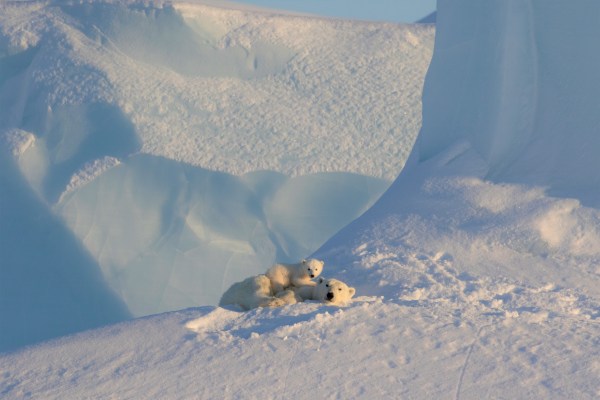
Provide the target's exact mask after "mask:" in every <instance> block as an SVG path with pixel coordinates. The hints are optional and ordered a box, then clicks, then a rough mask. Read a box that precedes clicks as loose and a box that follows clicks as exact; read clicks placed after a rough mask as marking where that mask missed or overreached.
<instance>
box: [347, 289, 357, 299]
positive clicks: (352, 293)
mask: <svg viewBox="0 0 600 400" xmlns="http://www.w3.org/2000/svg"><path fill="white" fill-rule="evenodd" d="M348 293H350V297H352V296H354V293H356V289H354V288H353V287H351V288H348Z"/></svg>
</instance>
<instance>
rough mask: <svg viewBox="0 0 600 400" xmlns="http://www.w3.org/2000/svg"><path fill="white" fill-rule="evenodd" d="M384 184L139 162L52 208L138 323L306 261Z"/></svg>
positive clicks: (341, 176) (212, 300) (145, 158)
mask: <svg viewBox="0 0 600 400" xmlns="http://www.w3.org/2000/svg"><path fill="white" fill-rule="evenodd" d="M387 185H388V184H387V182H385V181H382V180H379V179H375V178H369V177H363V176H359V175H353V174H345V173H337V174H326V173H322V174H313V175H306V176H303V177H296V178H289V177H286V176H285V175H283V174H278V173H274V172H255V173H252V174H249V175H245V176H242V177H236V176H234V175H229V174H226V173H223V172H215V171H209V170H204V169H201V168H197V167H194V166H190V165H187V164H182V163H179V162H177V161H173V160H167V159H164V158H162V157H155V156H149V155H138V156H135V157H130V158H129V159H128V160H126V161H124V162H123V163H121V164H120V165H118V166H113V167H112V168H111V169H110V170H109V171H106V172H104V173H103V174H102V175H101V176H99V177H97V178H96V179H95V180H93V181H91V182H88V183H86V184H85V186H82V187H80V188H79V189H78V190H74V191H72V192H69V193H66V194H65V195H64V196H63V198H62V200H61V202H60V203H59V204H58V205H57V207H56V211H57V213H58V214H59V215H60V216H61V217H62V218H63V219H64V221H65V222H66V224H67V226H68V227H69V228H70V229H71V230H72V231H73V233H74V234H75V235H76V236H77V237H79V238H81V241H82V243H83V245H84V246H85V247H86V249H87V250H88V251H89V252H90V254H91V255H92V257H93V258H94V259H95V260H97V262H98V264H99V265H100V267H101V269H102V272H103V274H104V276H105V278H106V280H107V282H108V284H109V285H110V286H111V287H112V288H113V289H114V290H115V291H116V292H117V293H118V294H119V295H120V296H121V298H122V299H123V300H124V302H125V303H126V304H127V306H128V307H129V309H130V310H131V312H132V313H133V314H134V315H136V316H140V315H147V314H152V313H157V312H162V311H168V310H175V309H181V308H185V307H189V306H192V305H196V304H217V303H218V301H219V299H220V297H221V295H222V294H223V292H224V291H225V290H226V289H227V288H228V287H229V286H230V285H231V284H232V283H233V282H236V281H239V280H241V279H243V278H245V277H248V276H250V275H256V274H259V273H264V272H265V271H266V269H267V268H268V267H269V266H270V265H272V264H273V263H274V262H275V261H276V260H278V261H281V262H296V261H297V260H299V259H301V258H302V257H305V256H306V255H307V254H310V252H312V251H313V250H314V249H316V248H317V247H318V246H319V245H321V244H322V243H323V242H325V241H326V240H327V239H328V238H329V237H330V236H331V235H332V234H333V233H335V232H337V231H338V230H339V229H341V228H342V227H343V226H344V225H345V224H346V223H347V221H348V218H354V217H357V216H358V215H360V214H361V213H362V212H364V211H365V210H366V209H367V208H368V207H369V206H370V205H371V204H372V203H373V202H375V200H376V199H377V197H378V196H379V195H380V193H381V192H382V191H383V190H385V188H386V187H387Z"/></svg>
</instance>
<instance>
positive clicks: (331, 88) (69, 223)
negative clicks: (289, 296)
mask: <svg viewBox="0 0 600 400" xmlns="http://www.w3.org/2000/svg"><path fill="white" fill-rule="evenodd" d="M221 6H223V7H226V8H223V7H221ZM433 34H434V29H433V28H432V27H424V26H401V25H395V24H382V23H362V22H352V21H339V20H327V19H319V18H315V17H311V18H308V17H303V16H298V15H287V14H281V13H278V12H274V11H269V10H258V9H250V8H247V7H244V8H242V9H235V7H234V6H233V5H231V4H226V5H223V4H222V2H210V1H197V2H194V1H190V2H175V3H171V2H162V1H159V2H152V3H151V4H149V3H147V2H143V1H128V2H114V1H83V2H73V1H51V2H35V1H34V2H2V3H1V4H0V143H1V145H2V147H3V149H4V150H8V151H5V152H4V151H3V152H2V153H1V154H0V157H3V162H6V163H7V165H14V168H11V169H9V170H8V171H7V172H6V173H7V174H14V176H13V177H11V178H10V179H13V180H14V182H15V185H17V183H18V182H21V183H19V184H18V185H19V187H20V188H21V190H23V191H27V190H29V191H31V192H32V193H33V194H35V196H37V197H38V199H39V200H40V201H39V203H36V204H37V205H36V208H35V209H36V210H37V211H38V212H39V213H41V215H43V217H40V218H38V219H34V220H30V222H31V224H32V225H33V226H31V229H32V232H33V231H36V230H41V231H42V232H48V231H54V230H55V229H59V228H57V227H56V226H55V224H58V225H59V226H60V225H65V227H66V228H65V227H63V228H61V229H64V232H63V231H61V232H62V233H61V234H60V235H57V237H65V238H66V237H67V236H69V235H74V238H70V239H69V240H67V239H65V240H64V243H70V245H69V246H74V247H73V253H74V254H76V256H75V258H76V259H79V258H80V257H84V255H85V258H86V260H85V262H84V261H83V260H82V261H81V264H82V268H84V269H85V268H86V267H84V265H87V266H89V269H90V270H96V269H99V272H100V274H99V275H98V276H99V277H100V279H99V280H92V281H94V283H93V284H92V286H94V285H96V286H97V285H101V286H102V285H105V286H108V287H106V288H105V289H106V290H105V292H106V293H105V295H106V296H107V299H108V298H111V299H113V300H115V301H117V302H124V303H125V305H126V307H127V308H128V309H129V312H131V313H132V314H133V315H135V316H140V315H145V314H151V313H156V312H161V311H167V310H174V309H179V308H184V307H189V306H194V305H199V304H216V303H217V301H218V299H219V297H220V295H221V294H222V292H223V291H224V290H225V289H226V288H227V287H228V286H229V285H230V284H231V283H232V282H235V281H238V280H241V279H243V278H245V277H246V276H249V275H252V274H256V273H259V272H264V270H266V268H268V266H269V265H271V264H272V263H273V262H274V261H275V260H279V261H283V262H285V261H289V262H291V261H294V262H295V261H297V260H299V259H300V258H302V257H307V256H308V255H309V254H310V253H311V252H312V251H314V250H315V249H316V248H318V246H320V245H321V244H322V243H323V242H324V241H325V240H327V238H329V237H330V236H331V235H332V234H334V233H335V232H336V231H337V230H339V229H340V228H342V227H343V226H344V225H345V224H347V223H348V222H349V221H351V220H352V219H354V218H355V217H357V216H358V215H360V214H361V213H362V212H364V211H365V210H366V209H367V208H368V207H369V206H370V204H372V203H373V202H374V200H375V199H377V198H378V197H379V196H380V195H381V193H382V192H383V191H384V190H385V188H386V187H387V186H388V185H389V183H390V182H391V180H392V179H393V178H394V177H395V176H396V175H397V173H398V171H399V170H400V169H401V168H402V165H403V164H404V161H405V160H406V158H407V156H408V153H409V151H410V148H411V146H412V144H413V142H414V139H415V137H416V134H417V132H418V128H419V126H420V121H421V111H420V110H421V108H420V107H421V106H420V92H421V88H422V84H423V79H424V75H425V71H426V68H427V65H428V63H429V60H430V57H431V52H432V47H433ZM7 179H9V178H7ZM33 194H32V195H33ZM3 195H5V196H10V199H9V200H7V201H6V202H4V204H3V205H2V206H3V208H4V209H3V213H2V217H3V218H9V217H8V216H10V215H23V214H27V212H28V210H27V209H26V207H27V206H26V204H30V203H27V202H22V201H19V200H18V198H19V195H17V194H16V192H15V193H13V192H5V193H3ZM23 196H28V195H26V193H23ZM7 207H9V208H8V209H7ZM56 217H58V218H56ZM36 220H37V221H39V223H40V224H41V225H40V226H36V225H35V221H36ZM50 221H52V222H50ZM13 222H14V221H12V220H11V221H4V220H2V221H0V225H1V226H2V227H3V229H4V230H3V234H2V241H3V245H4V246H5V247H6V248H7V249H10V250H11V254H14V255H16V254H19V253H34V254H35V257H31V258H28V257H24V258H23V260H21V261H20V262H19V263H17V264H15V263H12V262H11V263H8V264H3V270H2V271H3V272H2V274H3V275H2V276H1V277H0V279H1V280H2V281H3V282H8V280H9V277H11V276H13V275H14V274H20V273H21V272H18V271H16V269H19V270H23V271H25V270H28V271H30V272H28V274H29V276H32V278H31V280H25V282H23V283H22V285H23V287H22V288H21V289H19V290H22V291H23V292H31V293H37V292H39V290H38V289H40V288H43V292H44V293H49V294H51V293H53V292H54V291H55V290H56V291H61V292H65V290H66V291H67V292H68V291H69V290H70V289H69V290H67V289H65V288H64V286H63V284H60V285H55V284H54V283H53V282H54V281H53V280H42V279H40V280H37V279H35V276H36V273H35V271H39V270H40V268H45V266H44V265H43V263H39V260H40V259H46V258H47V259H48V260H52V259H54V255H55V254H54V253H53V251H51V249H50V247H49V246H35V249H32V248H31V247H30V246H29V245H28V244H27V241H23V240H22V238H21V237H20V236H18V235H13V234H11V229H13V227H14V223H13ZM79 245H82V246H79ZM47 252H48V254H46V253H47ZM61 252H62V253H65V252H67V249H66V248H65V247H61ZM26 260H29V261H27V262H26ZM40 276H41V275H40ZM94 279H95V278H94ZM66 282H69V281H63V283H64V284H66ZM8 284H10V283H8ZM82 285H83V284H82ZM83 286H84V287H86V285H83ZM34 288H36V289H34ZM82 290H83V291H85V288H82ZM90 291H91V292H94V291H95V289H94V290H91V289H90ZM8 293H9V292H8V291H2V292H1V293H0V296H1V297H0V301H1V303H2V306H3V307H7V308H11V307H16V305H15V301H16V300H15V298H14V297H10V298H8V297H6V296H8ZM115 295H116V298H114V297H115ZM40 296H41V295H40ZM41 299H42V297H40V299H39V300H40V301H37V302H32V303H31V304H33V303H35V304H36V306H35V307H38V308H39V312H40V313H42V312H43V310H44V304H45V301H41ZM76 301H77V300H76ZM98 301H99V302H100V303H102V301H100V300H98ZM111 301H112V300H107V302H108V303H111ZM84 303H85V302H83V303H81V304H84ZM23 304H29V303H27V302H24V303H23ZM48 307H49V309H50V305H48ZM109 308H110V307H109ZM19 310H21V311H19V313H21V314H23V313H26V312H27V311H26V309H20V308H19ZM19 313H9V314H3V315H2V317H3V318H6V320H3V321H2V323H3V324H7V325H11V321H12V320H13V317H14V316H16V315H17V314H19ZM49 315H54V313H53V312H52V313H51V312H49ZM124 315H125V316H126V315H128V313H127V312H125V314H123V313H121V312H116V313H115V314H114V316H113V317H114V318H108V319H106V321H113V320H120V319H122V318H124ZM61 321H63V320H62V319H58V318H57V319H55V322H54V323H56V324H60V323H61ZM96 325H97V324H96V323H94V324H91V325H90V326H96ZM84 327H85V324H84V325H82V326H81V328H84ZM22 329H24V330H25V331H27V330H31V331H36V337H38V338H43V337H48V336H44V333H43V329H42V330H40V329H39V327H38V326H37V324H36V323H35V322H33V321H32V322H31V325H30V326H28V327H27V326H22ZM68 331H70V329H66V330H64V331H61V332H63V333H65V332H68Z"/></svg>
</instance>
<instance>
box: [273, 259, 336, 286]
mask: <svg viewBox="0 0 600 400" xmlns="http://www.w3.org/2000/svg"><path fill="white" fill-rule="evenodd" d="M324 264H325V263H324V262H323V261H320V260H315V259H308V260H302V261H301V262H299V263H297V264H275V265H273V266H272V267H271V268H269V269H268V270H267V272H266V273H265V275H266V276H267V277H268V278H269V279H270V280H271V285H272V287H273V293H275V294H277V293H279V292H282V291H284V290H285V289H288V288H290V287H293V286H296V287H300V286H315V285H316V283H315V282H313V281H311V279H313V278H316V277H317V276H319V274H321V272H322V271H323V265H324Z"/></svg>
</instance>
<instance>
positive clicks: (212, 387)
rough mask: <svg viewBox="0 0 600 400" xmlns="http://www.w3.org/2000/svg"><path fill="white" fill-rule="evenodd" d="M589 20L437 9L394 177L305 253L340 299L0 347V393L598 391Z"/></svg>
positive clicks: (464, 5) (491, 8) (195, 315)
mask: <svg viewBox="0 0 600 400" xmlns="http://www.w3.org/2000/svg"><path fill="white" fill-rule="evenodd" d="M598 15H600V3H598V2H595V1H586V2H582V3H580V4H578V6H577V7H575V6H574V5H573V3H571V2H548V1H547V0H539V1H535V0H530V1H522V0H515V1H511V0H508V1H502V2H481V1H477V2H474V1H466V0H458V1H452V2H440V4H439V7H438V15H437V23H438V27H437V29H438V30H437V36H436V48H435V53H434V57H433V61H432V65H431V68H430V70H429V73H428V76H427V79H426V85H425V92H424V98H423V104H424V122H423V129H422V131H421V133H420V136H419V138H418V139H417V142H416V144H415V147H414V149H413V151H412V153H411V156H410V158H409V160H408V161H407V163H406V166H405V168H404V169H403V170H402V172H401V173H400V175H399V176H398V178H397V179H396V180H395V182H394V183H393V184H392V186H391V187H390V188H389V189H388V190H387V192H386V193H385V194H384V195H383V196H382V197H381V198H380V199H379V200H377V202H376V203H375V204H374V205H373V206H372V207H371V208H370V209H369V210H368V211H367V212H365V213H364V214H362V216H361V217H359V218H358V219H356V220H355V221H354V222H353V223H351V224H349V225H348V226H346V227H345V228H344V229H343V230H341V231H340V232H339V233H338V234H336V235H334V236H333V237H332V238H331V239H330V240H328V241H327V243H325V244H324V245H323V246H322V247H321V248H320V249H319V250H317V251H316V252H315V253H314V254H313V256H314V257H316V258H320V259H323V260H325V263H326V264H325V270H324V272H323V276H325V277H335V278H337V279H340V280H343V281H345V282H347V283H348V284H349V285H351V286H353V287H356V289H357V297H355V299H354V300H353V302H352V303H351V304H350V305H349V306H347V307H343V308H332V307H327V306H325V305H322V304H319V303H316V302H305V303H300V304H296V305H291V306H286V307H282V308H276V309H256V310H252V311H250V312H241V311H240V310H237V309H233V308H219V307H212V306H204V307H196V308H189V309H186V310H182V311H178V312H171V313H165V314H161V315H154V316H150V317H145V318H141V319H136V320H133V321H128V322H123V323H120V324H116V325H111V326H108V327H105V328H101V329H96V330H92V331H89V332H84V333H80V334H77V335H73V336H70V337H64V338H61V339H58V340H54V341H50V342H47V343H44V344H40V345H38V346H33V347H28V348H25V349H22V350H20V351H17V352H12V353H8V354H5V355H3V356H2V357H1V358H0V360H1V362H0V368H2V370H1V372H0V379H1V381H0V391H1V392H2V394H3V395H4V396H5V397H7V398H21V397H32V396H39V397H43V398H86V397H95V398H111V397H118V398H136V397H139V395H140V394H141V393H142V394H144V395H147V396H149V397H164V398H182V399H183V398H193V397H198V398H299V399H304V398H306V399H313V398H344V399H354V398H418V399H422V398H449V399H481V398H500V399H504V398H506V399H515V398H518V399H540V398H543V399H565V398H568V399H597V398H598V397H600V380H599V379H598V376H600V361H599V360H600V324H599V323H598V322H599V321H600V204H599V203H598V191H597V187H598V186H597V182H598V181H597V178H596V173H597V171H598V159H597V158H595V157H589V155H590V154H591V153H592V152H593V149H597V148H599V146H598V145H599V144H600V143H599V142H598V140H599V139H598V138H599V137H600V136H598V134H597V130H598V126H600V125H599V124H597V121H596V119H597V118H598V113H597V112H595V111H594V110H595V109H594V107H596V106H597V104H598V101H597V92H598V91H597V90H596V85H597V82H600V80H599V79H598V77H597V76H596V74H597V73H598V71H600V65H599V64H600V57H596V53H594V51H593V49H594V48H596V47H597V39H598V37H600V26H599V25H598V24H597V23H596V22H597V21H595V18H596V17H597V16H598ZM565 54H568V55H570V56H569V57H566V56H565ZM571 56H572V57H571ZM574 60H584V61H582V62H574ZM19 137H20V138H21V140H15V141H13V142H12V143H17V145H16V146H13V147H12V148H16V149H19V148H23V147H27V143H28V139H27V136H26V135H21V136H19ZM586 146H587V147H589V148H590V149H589V150H588V149H587V148H585V147H586ZM555 156H556V157H557V158H555ZM115 169H116V168H115ZM115 169H112V170H111V171H113V170H115Z"/></svg>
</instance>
